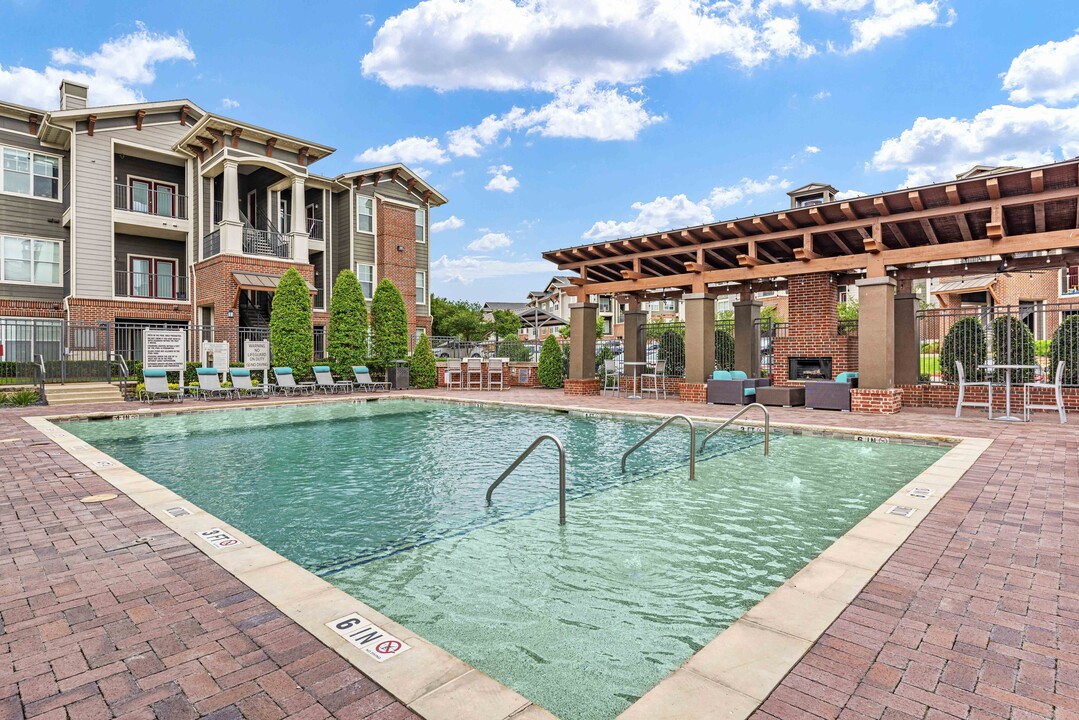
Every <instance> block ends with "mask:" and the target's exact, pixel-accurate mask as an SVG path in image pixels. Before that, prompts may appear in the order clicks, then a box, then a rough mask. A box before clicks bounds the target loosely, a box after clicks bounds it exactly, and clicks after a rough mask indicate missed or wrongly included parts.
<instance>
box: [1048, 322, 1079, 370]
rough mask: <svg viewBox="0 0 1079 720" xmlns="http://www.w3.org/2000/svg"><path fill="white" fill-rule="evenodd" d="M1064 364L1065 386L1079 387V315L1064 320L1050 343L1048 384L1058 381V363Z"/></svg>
mask: <svg viewBox="0 0 1079 720" xmlns="http://www.w3.org/2000/svg"><path fill="white" fill-rule="evenodd" d="M1061 361H1063V362H1064V384H1065V385H1079V315H1071V316H1070V317H1066V318H1064V322H1062V323H1060V325H1058V326H1057V329H1056V332H1054V333H1053V339H1052V340H1051V341H1050V343H1049V367H1048V368H1046V374H1047V375H1048V378H1047V380H1048V382H1055V381H1056V373H1057V363H1059V362H1061Z"/></svg>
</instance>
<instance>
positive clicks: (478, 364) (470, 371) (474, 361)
mask: <svg viewBox="0 0 1079 720" xmlns="http://www.w3.org/2000/svg"><path fill="white" fill-rule="evenodd" d="M465 362H466V365H465V387H466V388H468V389H469V390H471V389H472V385H473V384H475V386H476V389H477V390H482V389H483V360H481V359H480V358H472V357H470V358H469V359H468V360H466V361H465Z"/></svg>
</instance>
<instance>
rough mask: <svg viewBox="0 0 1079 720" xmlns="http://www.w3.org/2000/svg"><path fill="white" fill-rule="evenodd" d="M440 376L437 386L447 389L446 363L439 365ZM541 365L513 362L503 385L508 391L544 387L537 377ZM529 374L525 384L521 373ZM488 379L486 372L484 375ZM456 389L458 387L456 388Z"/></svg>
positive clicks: (507, 370) (507, 368) (509, 365)
mask: <svg viewBox="0 0 1079 720" xmlns="http://www.w3.org/2000/svg"><path fill="white" fill-rule="evenodd" d="M437 368H438V376H437V379H436V381H435V386H436V387H440V388H444V387H446V363H445V362H440V363H438V364H437ZM538 368H539V365H537V364H536V363H532V362H522V363H517V362H511V363H509V364H508V366H507V367H506V375H505V378H504V380H503V385H504V386H505V387H506V388H507V389H508V388H511V387H542V386H541V385H540V382H539V378H538V376H537V372H538ZM522 370H525V371H527V372H528V375H527V379H526V380H525V382H521V371H522ZM484 377H485V378H486V377H487V376H486V371H485V374H484ZM454 389H456V386H455V388H454Z"/></svg>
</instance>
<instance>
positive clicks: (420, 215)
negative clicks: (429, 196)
mask: <svg viewBox="0 0 1079 720" xmlns="http://www.w3.org/2000/svg"><path fill="white" fill-rule="evenodd" d="M416 220H418V221H419V222H417V223H416V227H417V228H419V230H420V234H419V236H418V237H417V238H416V242H417V243H418V244H420V245H424V244H426V243H427V211H426V210H424V209H423V208H416Z"/></svg>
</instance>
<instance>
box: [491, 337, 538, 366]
mask: <svg viewBox="0 0 1079 720" xmlns="http://www.w3.org/2000/svg"><path fill="white" fill-rule="evenodd" d="M498 354H499V355H501V356H502V357H507V358H509V359H510V362H528V361H529V360H531V359H532V352H531V351H530V350H529V349H528V346H527V345H525V344H524V343H523V342H521V338H519V337H517V336H516V335H508V336H506V337H504V338H502V340H500V341H499V343H498Z"/></svg>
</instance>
